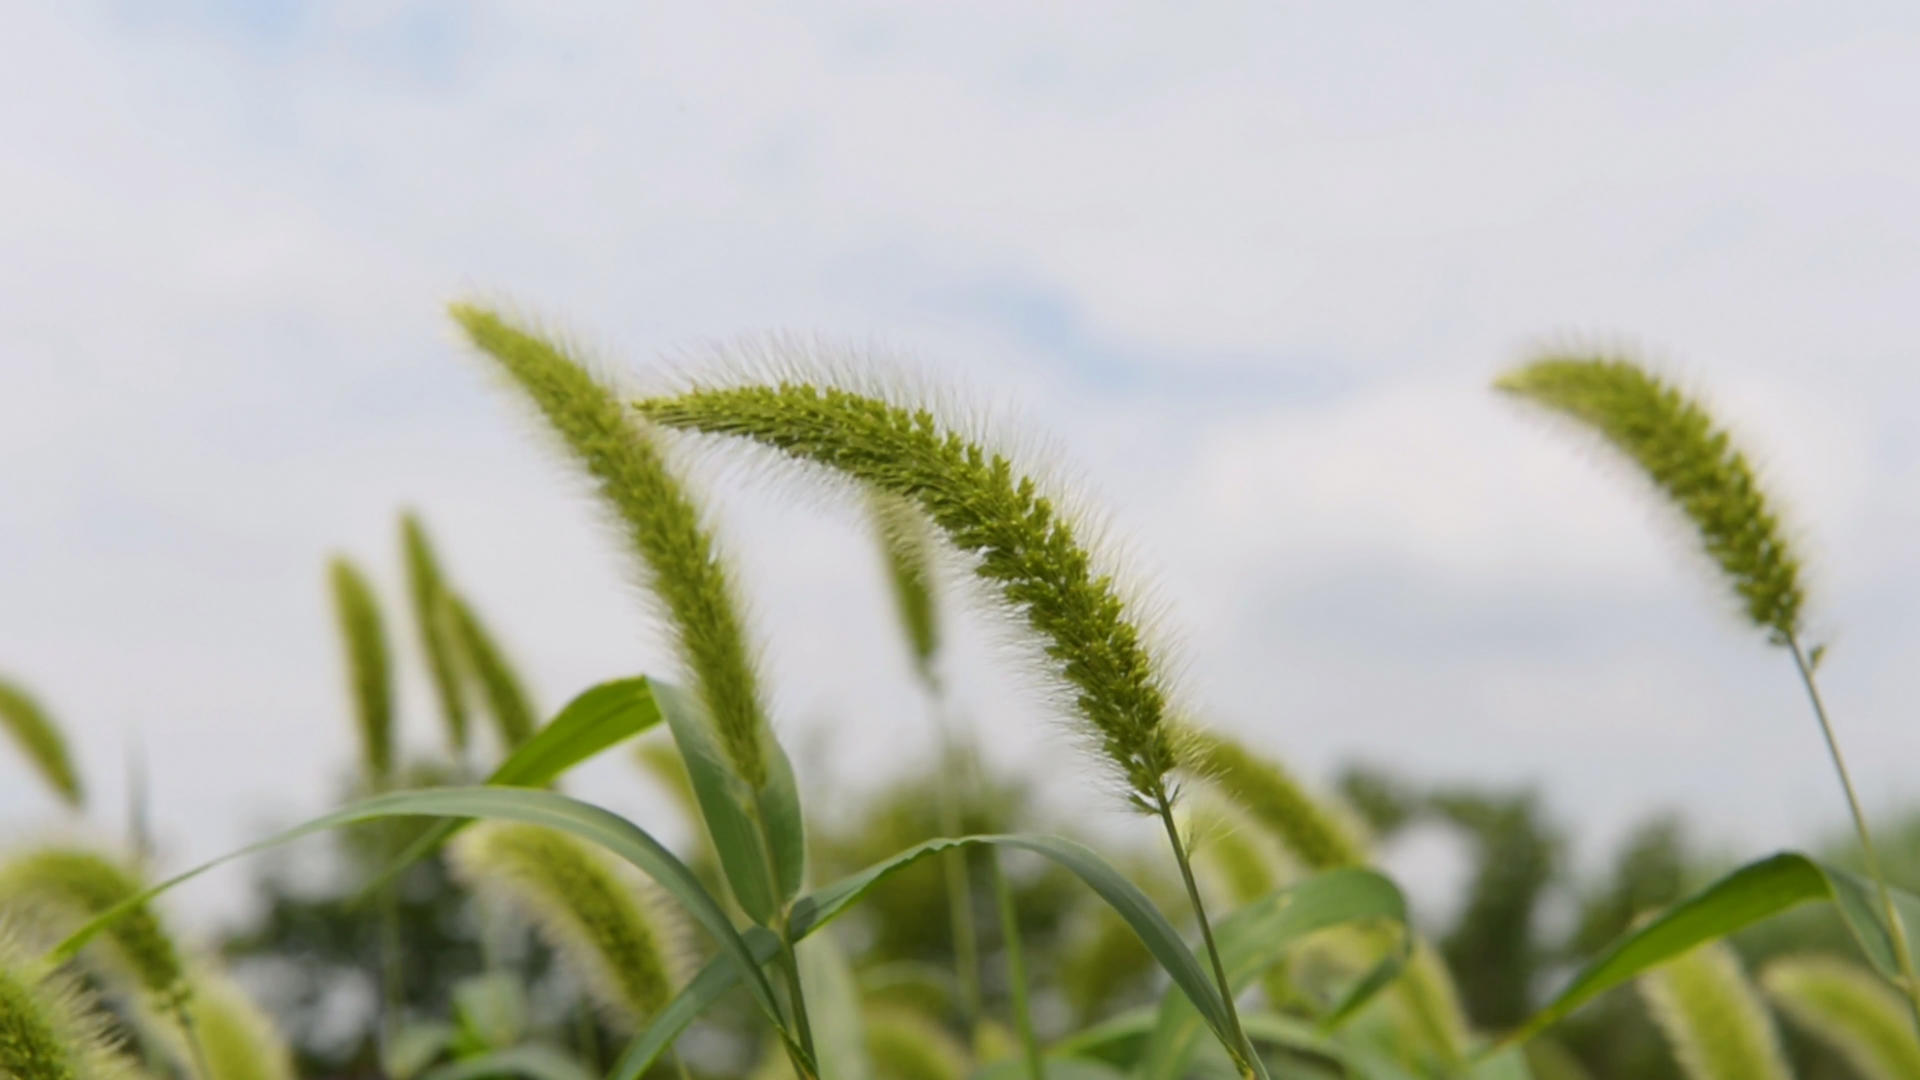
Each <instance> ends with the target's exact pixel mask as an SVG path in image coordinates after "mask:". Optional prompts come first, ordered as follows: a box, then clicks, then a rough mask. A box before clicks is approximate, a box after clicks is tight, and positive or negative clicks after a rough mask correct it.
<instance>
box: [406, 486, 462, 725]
mask: <svg viewBox="0 0 1920 1080" xmlns="http://www.w3.org/2000/svg"><path fill="white" fill-rule="evenodd" d="M400 546H401V549H402V551H403V552H404V553H405V555H406V563H407V593H408V595H409V596H410V597H411V598H412V599H413V622H414V628H415V630H416V631H417V632H418V634H419V636H420V651H421V652H422V653H423V654H425V656H426V658H427V671H428V672H429V673H430V674H431V675H432V676H433V689H434V693H435V694H436V695H437V696H438V697H439V699H440V713H441V715H442V716H444V717H445V718H446V721H447V740H448V741H449V742H450V743H452V744H453V748H454V750H455V752H459V751H462V750H465V749H466V747H467V695H466V688H465V686H463V685H462V684H461V681H460V669H459V667H458V665H457V664H456V663H455V659H454V658H455V652H454V649H455V646H454V639H453V634H454V629H453V615H452V612H451V611H450V610H449V607H448V597H447V581H446V577H445V575H443V574H442V573H441V572H440V563H439V560H437V559H435V558H434V555H433V545H432V544H431V543H430V542H429V541H428V540H427V531H426V528H425V527H424V526H422V525H421V524H420V519H419V517H417V516H416V515H414V514H411V513H409V514H404V515H402V516H401V518H400Z"/></svg>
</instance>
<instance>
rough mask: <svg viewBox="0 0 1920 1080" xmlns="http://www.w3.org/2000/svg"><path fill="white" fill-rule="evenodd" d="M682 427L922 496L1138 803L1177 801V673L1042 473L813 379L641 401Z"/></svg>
mask: <svg viewBox="0 0 1920 1080" xmlns="http://www.w3.org/2000/svg"><path fill="white" fill-rule="evenodd" d="M636 408H637V410H638V411H639V412H640V413H641V414H642V415H644V416H646V417H648V418H650V419H652V420H653V421H655V422H657V423H660V424H663V425H666V426H668V427H673V428H682V429H688V430H695V431H701V432H706V433H709V434H717V435H735V436H742V437H745V438H747V439H750V440H752V441H754V442H756V443H759V444H761V445H762V446H765V447H769V448H771V449H774V450H776V451H779V452H780V453H783V454H785V455H787V456H789V457H793V458H797V459H800V460H803V461H809V462H812V463H814V464H816V465H820V466H824V467H826V468H828V469H831V470H836V471H838V472H839V473H841V474H843V475H845V476H846V477H848V478H849V479H851V480H853V481H855V482H856V483H858V484H860V485H862V486H864V487H867V488H871V489H874V490H877V491H879V492H881V493H883V494H889V495H892V496H895V497H898V498H904V499H910V500H912V501H913V502H914V503H915V504H916V505H917V506H918V508H919V510H920V512H921V513H922V514H924V515H926V517H927V518H928V519H929V520H930V521H931V522H932V523H933V524H934V525H935V526H936V527H937V528H939V529H940V530H941V532H942V533H944V534H945V536H946V538H947V540H948V541H949V542H950V543H952V544H953V545H954V546H955V547H956V548H957V549H959V550H960V551H961V552H963V553H965V554H967V555H969V556H972V557H973V559H974V569H975V572H976V573H977V574H978V575H979V576H980V577H981V578H982V579H983V580H984V581H985V582H987V583H989V584H990V586H991V587H992V588H993V589H994V590H995V591H996V592H997V593H998V595H999V598H1000V600H1002V601H1003V602H1004V603H1005V604H1007V605H1008V606H1009V607H1010V608H1011V610H1012V611H1013V612H1015V613H1016V614H1017V615H1018V617H1019V618H1020V619H1022V620H1023V621H1024V622H1025V623H1026V624H1027V625H1028V626H1029V627H1030V628H1031V629H1032V630H1033V631H1034V632H1035V633H1037V634H1038V635H1039V637H1040V639H1041V641H1042V643H1043V647H1044V649H1045V652H1046V655H1047V657H1048V658H1049V664H1050V667H1051V669H1052V672H1053V673H1054V674H1057V675H1059V676H1060V677H1061V678H1062V679H1063V680H1064V681H1065V683H1066V684H1067V685H1068V686H1069V687H1070V688H1071V691H1072V694H1073V697H1074V699H1075V705H1076V706H1077V709H1076V711H1077V712H1078V714H1079V715H1080V716H1081V717H1083V718H1084V719H1085V721H1086V723H1087V727H1088V728H1089V729H1090V731H1089V734H1090V735H1091V736H1092V738H1093V741H1094V742H1095V743H1096V744H1097V745H1098V747H1099V749H1100V750H1101V752H1102V756H1103V757H1104V758H1105V760H1106V761H1107V762H1108V763H1110V764H1111V766H1112V767H1113V768H1114V769H1115V771H1116V772H1117V773H1118V774H1119V776H1120V777H1121V778H1123V780H1124V782H1125V783H1126V785H1127V787H1128V789H1129V790H1130V791H1131V793H1132V795H1133V797H1134V799H1135V800H1136V801H1138V802H1140V803H1141V804H1142V805H1144V806H1147V807H1149V808H1151V807H1154V806H1156V805H1157V804H1159V803H1162V802H1164V801H1165V800H1166V799H1167V797H1168V796H1169V794H1170V791H1169V788H1168V785H1167V774H1168V773H1169V772H1170V771H1171V770H1172V769H1173V767H1174V764H1175V754H1174V748H1173V743H1172V740H1171V739H1170V737H1169V733H1168V731H1167V725H1168V721H1169V716H1170V714H1171V708H1170V705H1169V695H1170V685H1169V679H1170V673H1169V672H1168V671H1167V666H1166V664H1165V662H1164V660H1163V659H1162V658H1159V657H1157V656H1156V655H1155V653H1154V651H1153V650H1151V649H1150V648H1149V643H1148V640H1147V638H1146V635H1145V633H1144V631H1143V629H1142V627H1143V623H1142V620H1141V617H1140V614H1139V612H1138V611H1137V610H1136V608H1135V606H1134V605H1132V604H1130V603H1129V601H1128V599H1127V595H1128V594H1126V593H1125V592H1124V591H1123V589H1122V588H1121V586H1120V585H1119V584H1118V583H1117V582H1116V581H1115V579H1114V577H1113V576H1112V574H1111V573H1110V572H1109V571H1108V570H1107V569H1106V568H1105V567H1104V566H1102V565H1101V564H1099V563H1097V562H1096V560H1095V558H1094V556H1093V554H1092V551H1091V549H1090V548H1089V547H1088V546H1087V543H1086V539H1087V538H1086V537H1084V536H1082V535H1081V530H1080V528H1079V525H1078V524H1077V522H1076V520H1074V519H1073V518H1072V517H1070V516H1069V515H1068V514H1066V513H1064V512H1063V511H1062V509H1061V507H1060V506H1059V505H1058V504H1057V503H1056V500H1055V499H1054V497H1052V495H1051V494H1049V493H1047V492H1045V491H1044V490H1043V488H1042V485H1041V483H1040V482H1039V481H1037V480H1036V479H1035V477H1034V475H1033V474H1032V473H1030V472H1027V471H1023V470H1021V469H1020V468H1018V467H1016V465H1015V463H1014V462H1013V461H1012V460H1011V459H1010V458H1009V457H1008V456H1007V455H1005V454H1003V453H1000V452H997V451H995V450H992V449H990V448H988V447H987V446H985V445H984V444H983V443H982V442H981V441H979V440H978V439H975V438H973V437H971V436H970V435H969V434H967V433H964V432H963V431H962V430H961V429H960V428H959V427H958V426H956V425H953V424H950V423H946V422H943V421H942V420H941V419H940V418H939V417H938V416H937V415H936V413H935V411H934V410H933V408H931V407H929V406H926V405H915V404H902V403H897V402H894V401H889V400H886V399H883V398H881V397H876V396H871V395H868V394H865V393H861V392H856V391H853V390H848V389H843V388H841V387H840V386H837V385H831V384H828V383H824V382H815V381H805V380H800V379H793V380H785V381H780V382H777V383H772V384H767V385H741V386H714V387H701V388H696V389H693V390H691V391H688V392H685V393H682V394H679V395H677V396H668V397H655V398H650V399H647V400H644V401H640V402H638V403H636Z"/></svg>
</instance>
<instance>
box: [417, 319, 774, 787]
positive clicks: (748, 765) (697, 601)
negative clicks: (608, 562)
mask: <svg viewBox="0 0 1920 1080" xmlns="http://www.w3.org/2000/svg"><path fill="white" fill-rule="evenodd" d="M452 314H453V317H454V319H455V321H456V322H458V323H459V324H460V326H461V327H462V329H464V330H465V331H466V334H467V336H468V338H469V339H470V340H471V341H472V343H473V344H474V346H475V347H476V348H478V349H479V350H480V351H481V352H483V353H485V354H487V355H488V356H489V357H491V358H492V359H493V360H494V361H496V362H497V363H498V364H499V366H500V367H501V369H502V370H504V371H505V373H506V374H507V375H508V376H509V377H510V379H511V380H512V382H513V383H514V385H516V386H517V387H519V388H520V390H521V391H522V392H524V393H525V394H526V395H527V396H528V397H529V398H530V399H531V400H532V401H533V403H534V405H535V406H536V407H538V409H539V411H540V413H541V415H542V416H544V417H545V418H546V420H547V421H548V423H549V425H550V426H551V427H552V428H553V430H554V431H555V432H556V433H557V434H558V435H559V436H560V438H561V440H562V441H563V442H564V443H565V445H566V447H567V448H568V450H569V451H571V453H572V454H573V456H574V458H575V459H576V460H577V461H578V462H579V464H580V465H581V466H582V467H583V468H584V469H585V470H586V471H587V473H588V474H589V475H590V476H591V477H592V478H593V480H594V483H595V485H596V487H597V489H598V491H599V494H600V495H601V497H602V498H603V499H604V500H605V502H606V503H607V505H608V506H609V507H611V508H612V510H613V511H614V514H615V516H616V517H617V519H618V521H619V523H620V527H621V529H622V532H623V533H624V535H625V538H626V539H627V541H628V542H629V544H630V545H631V547H632V549H633V551H634V553H635V554H636V555H637V556H638V557H639V563H640V565H641V567H642V568H643V570H644V578H645V581H646V584H647V586H648V588H649V590H650V592H651V593H652V595H654V596H655V597H657V599H658V601H659V603H660V606H661V607H662V608H663V609H664V611H665V614H666V621H667V622H668V624H669V627H670V629H671V630H672V633H673V636H674V643H675V645H676V647H677V650H678V652H679V654H680V659H681V662H682V664H683V666H684V667H685V668H686V671H687V674H688V676H689V677H690V678H691V679H692V681H693V684H694V689H695V690H696V692H697V693H698V695H699V697H700V699H701V701H702V703H703V704H704V705H705V706H706V707H707V710H708V711H709V713H710V714H711V715H712V718H713V723H714V725H715V728H716V730H717V732H718V734H719V736H720V742H721V745H722V747H723V748H724V750H725V752H726V754H727V756H728V758H729V762H730V764H731V765H732V766H733V768H734V770H735V771H736V772H738V773H739V774H740V776H741V777H742V778H743V779H745V780H746V781H747V782H748V784H750V785H751V786H753V787H756V788H757V787H760V786H762V785H764V784H765V782H766V779H767V769H768V766H767V753H766V748H765V745H764V742H763V740H764V739H765V738H766V735H765V731H766V726H767V721H766V715H765V711H764V708H763V705H762V700H761V696H760V690H759V682H758V679H757V677H756V674H755V667H754V663H753V653H752V650H751V649H750V648H749V645H748V641H747V637H746V633H745V631H744V629H743V627H742V624H741V620H740V616H739V614H738V612H739V604H738V603H737V601H736V599H735V597H734V594H733V586H732V583H731V581H730V580H729V576H728V571H727V569H726V564H725V561H724V560H723V559H722V558H721V557H720V553H719V551H718V550H717V549H716V547H715V545H714V542H713V538H712V536H711V535H710V534H709V533H708V531H707V529H706V527H705V526H704V525H703V523H702V521H701V514H700V510H699V508H698V507H697V506H696V504H695V503H694V501H693V498H692V496H691V495H689V494H688V492H687V490H686V488H685V485H684V484H683V483H682V482H681V480H680V479H679V477H678V476H676V475H675V473H674V472H673V470H672V469H670V468H669V467H668V464H667V462H666V459H665V457H664V455H663V454H662V452H661V448H660V446H659V445H658V439H657V437H656V434H655V432H654V431H653V430H652V428H651V426H650V425H648V424H646V423H645V422H644V421H642V420H641V419H640V418H639V417H637V416H635V415H634V414H633V413H632V411H631V410H629V409H628V408H626V407H625V405H623V404H622V402H621V400H620V399H619V397H618V396H616V395H615V394H614V392H613V391H612V390H611V389H609V388H608V387H607V386H606V385H605V384H603V383H602V382H601V381H599V380H598V379H596V378H595V377H594V376H593V375H592V374H590V373H589V372H588V371H587V369H586V368H585V367H584V366H583V365H582V364H581V363H580V362H579V361H578V360H577V359H576V358H575V357H574V355H573V354H572V353H571V352H569V351H568V350H567V349H565V348H564V347H562V346H560V345H558V344H556V343H554V342H553V341H550V340H548V339H546V338H543V337H541V336H539V335H537V334H535V333H533V332H531V331H529V330H527V329H524V328H522V327H520V326H517V325H515V324H513V323H511V322H509V321H508V320H506V319H504V318H502V317H501V316H500V315H498V314H495V313H494V312H491V311H487V310H483V309H481V308H479V307H475V306H472V305H468V304H456V305H454V306H453V308H452Z"/></svg>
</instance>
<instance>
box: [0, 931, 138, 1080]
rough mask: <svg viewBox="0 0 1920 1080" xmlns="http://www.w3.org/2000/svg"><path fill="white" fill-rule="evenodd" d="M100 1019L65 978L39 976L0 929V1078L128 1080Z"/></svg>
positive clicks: (84, 998)
mask: <svg viewBox="0 0 1920 1080" xmlns="http://www.w3.org/2000/svg"><path fill="white" fill-rule="evenodd" d="M102 1016H103V1014H102V1013H100V1012H99V1011H97V1009H96V1008H95V1006H94V1003H93V1002H92V1001H91V1000H89V999H88V998H87V997H85V996H84V995H83V994H82V993H81V992H80V991H79V990H77V989H75V988H74V987H73V985H72V984H71V983H70V982H68V981H67V980H66V979H64V978H62V977H60V976H57V975H56V976H53V977H49V978H42V977H40V973H39V972H38V971H37V970H36V968H35V966H34V965H33V963H32V962H31V961H29V960H28V959H27V958H26V954H25V952H24V950H22V949H21V948H20V947H19V946H17V945H16V944H15V943H14V942H13V940H12V939H11V938H10V937H8V936H7V935H6V933H5V930H4V928H0V1077H4V1078H5V1080H127V1078H128V1077H130V1076H131V1075H132V1070H131V1069H130V1068H128V1066H127V1064H126V1062H125V1059H124V1058H122V1056H121V1054H120V1052H119V1048H118V1047H117V1046H115V1045H114V1043H113V1041H112V1040H111V1038H110V1037H109V1036H108V1034H107V1026H106V1023H105V1022H104V1020H103V1019H102Z"/></svg>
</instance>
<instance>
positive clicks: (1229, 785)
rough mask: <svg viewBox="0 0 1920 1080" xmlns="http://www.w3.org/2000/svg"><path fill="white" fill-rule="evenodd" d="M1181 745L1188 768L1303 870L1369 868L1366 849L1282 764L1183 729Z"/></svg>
mask: <svg viewBox="0 0 1920 1080" xmlns="http://www.w3.org/2000/svg"><path fill="white" fill-rule="evenodd" d="M1179 746H1180V751H1181V759H1182V764H1183V765H1184V766H1185V767H1186V768H1187V769H1189V770H1191V772H1192V773H1193V775H1194V776H1195V777H1196V778H1197V779H1199V780H1200V781H1201V782H1203V783H1206V784H1209V785H1211V786H1212V787H1214V788H1217V789H1218V790H1219V792H1220V793H1221V794H1222V795H1224V796H1226V797H1227V798H1228V799H1229V800H1230V801H1232V802H1233V803H1234V804H1235V805H1237V806H1239V807H1240V808H1241V809H1242V810H1244V811H1246V812H1247V813H1248V814H1249V815H1251V816H1252V817H1253V818H1254V820H1255V821H1257V822H1259V823H1260V825H1261V826H1262V827H1264V828H1265V829H1266V830H1267V831H1268V832H1270V833H1271V834H1272V835H1273V837H1274V838H1275V839H1277V840H1279V841H1280V843H1281V845H1282V846H1284V847H1285V848H1286V849H1287V851H1288V853H1289V854H1291V855H1292V856H1293V857H1294V858H1296V859H1299V860H1300V862H1301V863H1302V864H1303V865H1305V866H1307V867H1308V868H1310V869H1312V870H1315V871H1320V870H1331V869H1334V868H1336V867H1341V866H1364V865H1365V864H1366V862H1367V853H1366V847H1365V844H1364V843H1363V842H1362V841H1361V840H1360V839H1359V838H1358V837H1357V836H1355V835H1354V834H1353V832H1352V830H1351V829H1349V828H1348V827H1347V825H1346V824H1345V823H1344V822H1342V821H1341V820H1340V818H1339V816H1338V815H1336V814H1335V813H1334V812H1332V811H1331V810H1329V809H1327V808H1326V807H1324V806H1322V805H1321V804H1320V803H1319V802H1317V801H1316V800H1315V799H1314V798H1313V796H1311V795H1309V794H1308V793H1307V792H1306V790H1305V789H1303V788H1302V787H1301V786H1300V784H1299V782H1298V781H1296V780H1295V779H1294V778H1293V776H1292V775H1291V774H1289V773H1288V772H1287V770H1286V769H1285V768H1283V767H1281V765H1280V764H1279V763H1278V762H1274V761H1269V760H1266V759H1264V758H1261V757H1259V756H1258V755H1256V754H1254V753H1253V752H1252V751H1250V750H1248V749H1247V748H1246V747H1244V746H1241V745H1240V744H1239V743H1237V742H1234V741H1233V740H1232V739H1229V738H1227V737H1226V736H1224V735H1219V734H1216V733H1214V732H1210V731H1199V730H1193V729H1185V730H1182V732H1181V734H1180V739H1179Z"/></svg>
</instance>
